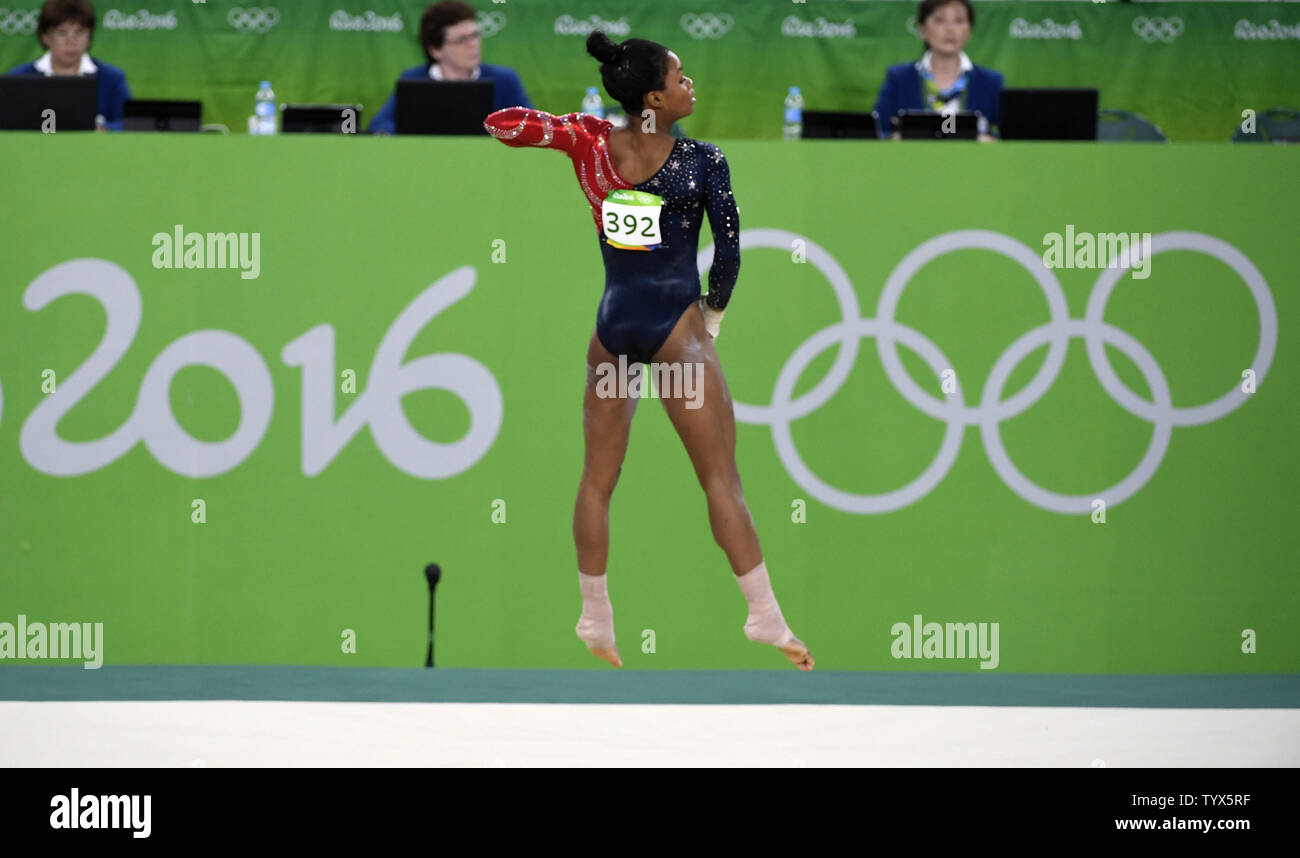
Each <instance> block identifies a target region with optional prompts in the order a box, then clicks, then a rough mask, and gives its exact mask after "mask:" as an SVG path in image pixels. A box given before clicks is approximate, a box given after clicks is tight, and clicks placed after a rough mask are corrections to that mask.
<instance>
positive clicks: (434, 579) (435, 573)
mask: <svg viewBox="0 0 1300 858" xmlns="http://www.w3.org/2000/svg"><path fill="white" fill-rule="evenodd" d="M424 578H425V580H426V581H428V582H429V650H428V652H426V653H425V656H424V666H425V667H433V588H434V587H437V586H438V581H439V579H441V578H442V569H441V568H439V566H438V564H437V563H430V564H429V565H428V566H426V567H424Z"/></svg>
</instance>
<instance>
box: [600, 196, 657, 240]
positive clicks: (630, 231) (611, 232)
mask: <svg viewBox="0 0 1300 858" xmlns="http://www.w3.org/2000/svg"><path fill="white" fill-rule="evenodd" d="M663 207H664V199H663V197H660V196H657V195H655V194H648V193H646V192H645V191H625V190H617V191H611V192H610V194H609V196H607V197H605V201H604V202H603V203H601V205H600V215H601V225H602V226H603V227H604V228H605V241H606V243H608V244H609V245H610V246H611V247H617V248H619V249H620V250H654V249H655V248H656V247H658V246H659V244H660V242H661V241H662V238H661V237H660V235H659V215H660V213H661V212H662V211H663Z"/></svg>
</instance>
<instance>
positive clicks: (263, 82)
mask: <svg viewBox="0 0 1300 858" xmlns="http://www.w3.org/2000/svg"><path fill="white" fill-rule="evenodd" d="M262 86H263V87H264V88H266V89H270V88H271V82H270V81H269V80H264V81H262Z"/></svg>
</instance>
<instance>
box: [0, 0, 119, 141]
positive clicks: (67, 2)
mask: <svg viewBox="0 0 1300 858" xmlns="http://www.w3.org/2000/svg"><path fill="white" fill-rule="evenodd" d="M94 35H95V7H94V6H91V5H90V3H89V2H88V0H45V4H44V5H43V6H41V15H40V18H39V19H38V20H37V23H36V37H37V38H38V39H40V41H41V44H42V45H44V46H45V55H44V56H42V57H41V58H40V59H38V60H36V61H34V62H30V63H24V64H23V65H20V66H18V67H17V68H13V69H10V70H9V74H43V75H47V76H49V75H81V74H90V75H95V77H96V78H98V86H99V115H100V116H102V117H104V121H105V123H106V125H107V127H108V128H109V129H111V130H114V131H119V130H121V128H122V108H123V105H125V104H126V102H127V99H129V98H130V97H131V90H129V89H128V88H127V86H126V73H125V72H123V71H122V70H121V69H120V68H118V67H116V66H110V65H109V64H108V63H106V62H104V61H103V60H95V59H91V57H90V54H89V53H88V52H89V51H90V40H91V37H92V36H94Z"/></svg>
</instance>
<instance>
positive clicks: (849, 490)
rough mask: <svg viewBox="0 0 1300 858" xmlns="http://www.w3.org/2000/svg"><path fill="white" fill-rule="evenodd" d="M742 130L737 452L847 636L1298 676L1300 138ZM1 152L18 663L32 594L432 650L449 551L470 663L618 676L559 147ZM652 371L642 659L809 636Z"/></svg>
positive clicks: (324, 654) (614, 557) (759, 655)
mask: <svg viewBox="0 0 1300 858" xmlns="http://www.w3.org/2000/svg"><path fill="white" fill-rule="evenodd" d="M935 146H946V147H947V148H944V149H936V148H934V147H935ZM723 148H724V150H725V151H726V153H727V156H728V159H729V162H730V165H731V175H732V181H733V188H734V191H735V194H736V198H737V200H738V202H739V206H740V211H741V229H742V233H741V240H742V249H743V252H742V260H743V261H742V265H741V269H740V277H739V281H738V284H737V286H736V289H735V292H734V295H733V298H732V301H731V304H730V306H729V308H728V310H727V316H726V319H725V320H724V322H723V325H722V333H721V336H720V337H719V340H718V350H719V354H720V356H721V359H722V362H723V366H724V368H725V371H726V378H727V383H728V385H729V388H730V391H731V395H732V397H733V399H734V401H735V407H736V416H737V453H736V455H737V463H738V467H739V471H740V474H741V477H742V480H743V485H744V491H745V497H746V499H747V502H748V505H749V508H750V510H751V512H752V514H753V517H754V520H755V522H756V526H757V532H758V535H759V539H760V542H761V545H762V548H763V552H764V557H765V560H766V562H767V566H768V569H769V571H770V574H771V577H772V580H773V582H774V586H775V591H776V594H777V596H778V598H779V599H780V600H781V605H782V608H783V610H784V612H785V615H786V617H787V619H788V620H789V622H790V624H791V626H792V628H793V629H794V630H795V632H796V633H797V634H799V635H800V636H801V637H802V638H803V639H804V640H805V641H806V642H807V643H808V644H809V646H810V647H811V649H812V651H813V653H814V655H815V656H816V657H817V665H818V669H828V670H941V671H944V670H946V671H952V670H972V671H975V672H980V671H981V670H1000V671H1004V672H1014V673H1020V672H1023V673H1034V672H1047V673H1058V672H1059V673H1270V672H1271V673H1276V672H1294V671H1296V670H1298V669H1300V633H1298V632H1297V624H1296V622H1295V619H1296V616H1297V614H1298V611H1300V595H1298V593H1300V591H1298V590H1297V587H1296V580H1295V571H1296V570H1295V558H1296V556H1297V555H1298V553H1300V529H1297V528H1296V527H1295V523H1294V520H1293V519H1294V516H1295V509H1296V506H1295V486H1296V485H1297V484H1298V483H1300V456H1297V453H1296V446H1295V438H1296V436H1297V428H1298V427H1297V415H1298V414H1300V412H1298V411H1297V409H1296V404H1295V403H1296V402H1297V401H1298V400H1300V362H1298V361H1297V356H1296V352H1295V351H1293V350H1292V346H1293V345H1294V342H1295V338H1294V333H1293V326H1294V324H1295V319H1296V318H1297V315H1298V314H1300V306H1298V305H1297V303H1296V302H1297V300H1300V276H1298V275H1297V273H1296V267H1295V265H1294V251H1293V249H1292V248H1293V242H1292V238H1293V235H1292V232H1293V225H1292V222H1291V219H1290V218H1289V217H1288V216H1287V212H1288V209H1287V205H1288V202H1287V201H1289V200H1294V199H1295V198H1296V195H1297V192H1300V176H1298V174H1297V172H1296V170H1295V169H1294V165H1293V163H1292V160H1291V158H1292V153H1290V152H1289V151H1287V150H1286V149H1285V148H1284V147H1234V146H1231V145H1230V144H1220V145H1217V146H1191V147H1173V148H1168V147H1161V148H1152V147H1119V148H1116V147H1104V146H1099V145H1092V146H1089V145H1069V144H1042V145H1033V144H1012V143H1008V144H1004V145H998V146H994V145H985V146H981V145H978V144H969V145H962V144H916V145H910V146H909V145H887V144H880V143H831V142H824V143H816V142H804V143H782V142H779V141H772V142H767V141H738V142H724V144H723ZM938 156H942V158H943V159H944V165H945V168H946V171H945V172H951V173H952V174H953V175H960V176H962V177H964V178H963V180H962V181H960V182H952V181H946V180H943V179H939V180H936V176H935V166H934V165H935V163H936V161H935V159H936V157H938ZM0 158H4V159H5V160H6V161H7V162H8V163H11V164H23V165H25V167H24V169H22V170H15V171H11V174H10V177H9V179H8V184H7V187H6V193H7V195H8V199H10V200H19V201H21V204H20V205H7V206H6V207H5V222H4V230H3V233H0V234H2V235H3V238H0V247H2V248H3V252H2V253H0V667H9V668H10V669H12V665H14V664H17V663H19V659H20V656H19V650H18V649H16V648H15V645H16V644H18V643H20V642H22V641H23V640H25V639H23V638H21V636H19V635H18V632H17V630H18V628H19V627H20V623H21V624H25V625H24V627H25V628H27V629H31V628H34V627H35V625H34V624H55V623H91V624H96V623H98V624H102V651H101V652H100V657H101V658H102V661H103V663H105V664H140V663H165V664H173V663H175V664H237V663H249V664H319V665H372V666H374V665H386V666H415V665H418V664H421V663H423V658H424V654H425V644H426V622H427V610H428V600H427V587H426V582H425V578H424V574H423V571H424V568H425V566H426V565H427V564H429V563H438V564H439V565H440V566H441V567H442V570H443V576H442V582H441V584H440V585H439V589H438V597H437V612H438V613H437V632H436V636H437V659H438V663H439V664H440V665H443V666H454V667H533V668H561V667H592V668H605V665H604V664H603V663H602V662H598V661H597V660H595V659H593V658H592V657H591V656H590V655H589V654H588V653H587V652H586V649H585V648H584V646H583V645H582V643H581V642H580V641H579V640H578V638H577V637H576V636H575V634H574V624H575V623H576V622H577V619H578V614H579V611H580V607H581V602H580V596H579V589H578V573H577V568H576V559H575V556H574V549H573V543H572V535H571V521H572V518H571V517H572V509H573V501H574V497H575V493H576V489H577V485H578V480H579V476H580V472H581V468H582V462H583V447H582V393H583V384H584V375H585V369H584V365H585V358H586V348H587V342H588V339H589V337H590V336H591V333H592V330H593V327H594V320H595V313H596V307H597V304H598V302H599V300H600V295H601V291H602V288H603V287H602V284H603V270H602V264H601V259H600V256H599V253H598V244H597V241H596V236H595V235H594V234H593V224H592V221H591V214H590V211H589V209H588V207H587V206H586V205H585V204H584V202H583V196H582V192H581V190H580V188H579V187H578V186H577V183H576V182H575V181H574V176H573V173H572V170H571V169H570V167H569V164H568V163H567V161H566V159H565V158H564V157H563V156H562V155H560V154H558V153H555V152H549V151H540V150H532V149H526V150H522V151H517V150H511V149H507V148H506V147H504V146H501V145H499V144H498V143H496V142H495V141H492V140H490V139H484V140H448V139H405V138H403V139H373V138H371V139H348V138H341V137H309V138H303V137H297V138H290V137H281V138H270V139H267V138H241V139H231V138H220V137H211V136H188V137H186V136H170V135H135V136H132V135H75V134H53V135H38V134H34V133H33V134H10V135H5V136H3V137H0ZM431 164H456V165H458V166H457V168H456V169H448V170H442V171H439V172H438V173H437V174H436V175H435V174H434V173H433V172H431V170H430V165H431ZM1261 176H1267V177H1269V188H1268V191H1267V193H1264V194H1261V193H1259V192H1257V190H1256V188H1258V183H1257V182H1256V181H1255V180H1256V179H1258V177H1261ZM52 182H56V184H51V183H52ZM68 188H70V189H76V193H75V194H74V195H73V196H71V197H69V196H68V195H66V194H65V193H63V192H62V190H61V189H68ZM812 189H816V190H815V191H813V190H812ZM864 200H870V201H873V202H874V203H875V204H871V205H864V204H863V202H864ZM709 247H711V239H710V238H709V234H708V232H707V231H706V232H705V233H704V234H702V236H701V250H702V251H707V250H708V248H709ZM706 262H707V260H704V261H703V262H702V264H705V263H706ZM661 405H662V403H660V402H656V401H653V400H652V399H651V398H649V397H646V401H639V402H638V413H637V416H636V419H635V421H634V423H633V429H632V435H631V443H630V449H629V451H628V455H627V460H626V462H625V464H624V467H623V473H622V475H621V478H620V481H619V483H618V487H617V490H616V491H615V494H614V498H613V507H612V512H611V538H612V543H611V553H610V565H609V579H608V580H609V592H610V595H611V599H612V603H613V605H614V612H615V626H616V630H617V633H618V636H619V637H618V640H619V644H620V647H621V650H622V654H623V658H624V662H625V664H626V665H627V666H628V667H631V668H640V669H659V668H664V669H668V668H776V667H780V666H781V665H784V664H785V661H784V659H783V658H782V657H781V655H780V653H778V652H776V651H775V650H773V649H772V648H770V647H764V646H761V645H759V644H755V643H751V642H750V641H748V640H747V639H746V638H745V637H744V635H743V634H742V626H743V624H744V621H745V603H744V600H743V598H742V595H741V593H740V591H739V588H738V587H737V585H736V582H735V580H734V577H733V575H732V573H731V571H730V569H729V568H728V565H727V562H726V559H725V557H724V555H723V553H722V551H721V550H720V549H719V548H718V547H717V546H716V545H715V544H714V542H713V539H712V537H711V534H710V529H709V523H708V518H707V509H706V504H705V499H704V495H703V493H702V491H701V489H700V487H699V485H698V484H697V481H696V477H695V474H694V472H693V469H692V467H691V465H690V462H689V461H688V459H687V456H686V453H685V450H684V449H683V446H682V444H681V442H680V441H679V439H678V438H677V437H676V435H675V433H674V431H673V429H672V426H671V424H670V422H669V421H668V419H667V417H666V415H665V413H664V411H663V409H662V407H661ZM3 624H8V626H9V631H7V632H6V630H5V626H4V625H3ZM931 624H937V625H938V627H939V628H940V629H941V632H942V634H939V635H937V636H936V634H935V632H934V626H932V625H931ZM949 624H954V625H956V626H958V628H957V635H958V637H957V641H958V642H960V641H961V640H963V638H962V637H961V635H964V634H966V633H967V631H969V633H970V635H971V637H970V638H969V640H968V644H969V647H970V648H971V649H973V648H974V647H975V646H976V637H977V636H976V631H978V642H979V644H980V648H981V649H984V648H986V647H987V648H988V653H987V654H986V655H984V656H982V657H979V658H976V657H975V653H973V652H972V651H971V649H968V650H967V651H966V652H965V653H964V654H962V653H959V652H956V651H954V650H953V649H952V644H953V641H952V640H951V639H950V638H951V634H950V633H949ZM6 639H7V640H8V642H9V649H8V650H6V643H5V641H6ZM26 643H27V644H29V645H31V643H32V642H31V641H30V640H27V641H26ZM22 652H23V653H25V657H26V658H29V659H30V658H32V657H33V655H34V654H35V655H37V656H38V657H39V654H36V653H34V651H33V650H30V649H27V650H22ZM6 653H7V654H6ZM45 657H46V658H49V657H50V655H49V652H48V650H46V651H45ZM70 663H72V662H70Z"/></svg>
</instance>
